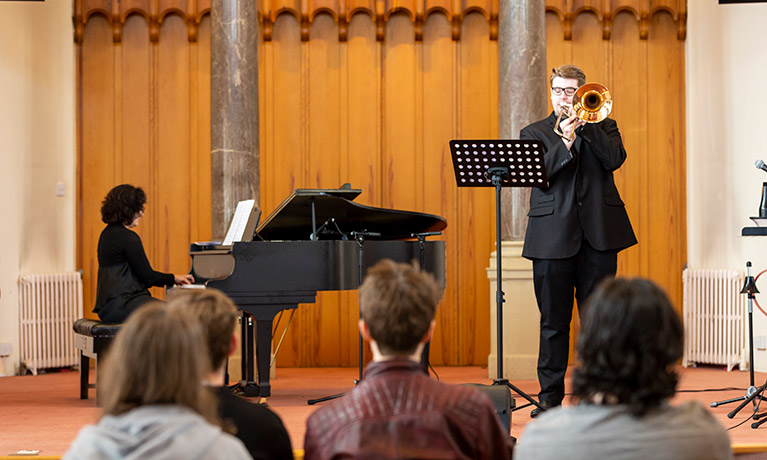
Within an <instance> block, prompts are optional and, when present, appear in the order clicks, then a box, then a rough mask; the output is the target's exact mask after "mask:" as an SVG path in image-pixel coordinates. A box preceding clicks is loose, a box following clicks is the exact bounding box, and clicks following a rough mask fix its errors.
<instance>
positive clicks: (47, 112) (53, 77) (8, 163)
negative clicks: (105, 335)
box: [0, 0, 76, 375]
mask: <svg viewBox="0 0 767 460" xmlns="http://www.w3.org/2000/svg"><path fill="white" fill-rule="evenodd" d="M0 43H1V44H2V45H1V46H0V216H1V217H0V242H1V243H0V291H2V294H0V343H10V344H12V346H13V351H14V355H13V356H12V357H11V358H10V359H8V358H6V359H1V360H0V374H3V373H5V374H6V375H8V374H13V373H14V372H15V371H16V369H17V368H18V351H19V323H18V318H19V315H18V287H17V282H18V279H19V276H20V275H23V274H26V273H53V272H63V271H72V270H74V269H75V213H76V209H75V192H76V189H75V187H76V183H75V174H76V170H75V162H76V157H75V105H74V102H75V54H74V53H75V46H74V40H73V28H72V2H71V1H69V0H49V1H45V2H0ZM57 182H61V183H63V184H64V186H65V188H66V191H65V195H64V196H63V197H57V196H56V184H57Z"/></svg>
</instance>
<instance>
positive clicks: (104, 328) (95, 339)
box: [72, 318, 122, 404]
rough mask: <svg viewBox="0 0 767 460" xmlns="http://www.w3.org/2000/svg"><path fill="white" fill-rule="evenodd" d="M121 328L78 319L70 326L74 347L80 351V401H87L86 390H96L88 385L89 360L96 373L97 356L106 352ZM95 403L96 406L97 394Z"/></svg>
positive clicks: (91, 385) (94, 386) (115, 325)
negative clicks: (73, 334)
mask: <svg viewBox="0 0 767 460" xmlns="http://www.w3.org/2000/svg"><path fill="white" fill-rule="evenodd" d="M121 327H122V324H105V323H101V322H98V321H96V320H92V319H88V318H80V319H78V320H77V321H75V324H73V325H72V329H74V331H75V346H76V347H77V349H78V350H80V366H79V367H80V399H88V389H89V388H96V385H95V384H90V383H89V380H88V376H89V373H90V364H91V363H90V361H91V360H90V359H91V358H93V359H94V360H95V362H96V371H97V372H98V365H99V361H98V357H99V354H100V353H104V352H105V351H106V350H107V348H108V347H109V344H110V343H112V339H114V337H115V334H117V332H118V331H119V330H120V328H121ZM96 403H97V404H98V393H96Z"/></svg>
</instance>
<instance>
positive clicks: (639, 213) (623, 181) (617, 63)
mask: <svg viewBox="0 0 767 460" xmlns="http://www.w3.org/2000/svg"><path fill="white" fill-rule="evenodd" d="M638 28H639V24H638V22H637V21H636V20H635V19H634V18H633V16H632V15H630V14H629V13H621V14H619V15H618V16H617V17H616V18H615V22H614V27H613V34H612V40H611V46H612V54H611V56H612V60H611V61H610V66H611V68H610V71H609V73H610V75H611V78H610V83H609V88H610V91H612V92H613V94H614V98H615V104H614V105H613V113H612V115H611V116H612V117H613V118H614V119H616V120H619V121H620V124H619V125H618V128H619V129H620V132H621V137H622V138H623V145H624V147H625V148H626V152H627V154H628V157H627V159H626V162H625V163H624V165H623V167H621V168H620V169H619V170H618V171H616V172H615V175H614V177H615V183H616V185H617V187H618V190H619V191H620V193H621V196H622V197H623V201H624V202H625V204H626V211H627V212H628V214H629V218H630V219H631V222H632V224H633V226H634V233H635V234H636V236H637V239H638V240H639V241H640V242H643V241H645V237H646V236H647V227H648V224H649V221H648V219H647V206H643V203H649V200H650V193H649V188H648V187H647V184H646V178H647V174H648V167H649V165H648V161H647V113H648V107H647V97H648V95H647V81H646V78H645V70H644V69H646V68H647V52H646V51H647V48H646V41H643V40H640V39H639V32H638ZM648 248H649V245H646V244H638V245H636V246H634V247H631V248H629V249H627V250H626V251H623V252H621V254H620V257H619V258H618V273H621V274H627V275H633V276H637V275H641V276H647V275H648V272H647V260H648V256H649V253H648V252H647V249H648Z"/></svg>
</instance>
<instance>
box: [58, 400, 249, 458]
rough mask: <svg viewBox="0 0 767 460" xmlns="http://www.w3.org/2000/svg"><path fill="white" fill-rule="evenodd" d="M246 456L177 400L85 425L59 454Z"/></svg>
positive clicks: (239, 446) (229, 438)
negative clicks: (176, 404) (177, 404)
mask: <svg viewBox="0 0 767 460" xmlns="http://www.w3.org/2000/svg"><path fill="white" fill-rule="evenodd" d="M117 458H120V459H159V460H165V459H176V458H179V459H189V460H192V459H198V460H203V459H205V460H213V459H245V460H247V459H250V458H251V457H250V454H248V451H247V450H246V449H245V446H243V444H242V442H241V441H240V440H239V439H237V438H235V437H234V436H231V435H229V434H226V433H224V432H223V431H221V429H220V428H219V427H217V426H214V425H211V424H209V423H208V422H207V421H206V420H205V419H204V418H203V417H202V416H200V415H199V414H197V413H196V412H194V411H192V410H191V409H188V408H186V407H181V406H173V405H157V406H142V407H138V408H136V409H133V410H131V411H130V412H127V413H125V414H122V415H118V416H113V415H106V416H104V417H102V418H101V420H99V422H98V424H96V425H87V426H85V427H83V429H82V430H80V433H79V434H78V435H77V438H76V439H75V440H74V442H73V443H72V445H71V446H70V447H69V451H67V453H66V454H64V457H63V459H64V460H74V459H117Z"/></svg>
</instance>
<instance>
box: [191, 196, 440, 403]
mask: <svg viewBox="0 0 767 460" xmlns="http://www.w3.org/2000/svg"><path fill="white" fill-rule="evenodd" d="M361 192H362V190H360V189H352V188H351V186H350V185H349V184H345V185H344V186H343V187H341V188H340V189H298V190H295V191H294V192H293V193H292V194H291V195H290V196H289V197H288V198H286V199H285V200H284V201H283V202H282V204H280V206H278V207H277V209H275V210H274V211H273V212H272V213H271V214H270V215H269V216H268V217H267V218H266V219H265V220H264V221H263V222H262V223H261V224H260V225H258V227H257V228H256V230H255V232H254V233H253V236H252V238H250V235H247V236H248V238H246V240H247V241H242V242H235V243H233V244H232V245H231V246H230V247H222V246H211V245H200V244H192V247H191V250H190V256H191V258H192V274H193V275H194V276H195V279H196V280H198V282H200V281H201V282H204V283H205V285H206V286H207V287H210V288H215V289H219V290H221V291H222V292H224V293H225V294H227V295H228V296H229V297H230V298H231V299H232V300H233V301H234V303H235V304H236V305H237V307H238V308H239V309H240V310H241V311H242V312H244V315H243V323H242V328H243V336H242V346H243V354H242V370H243V374H242V375H243V380H242V381H241V382H240V388H241V389H242V391H243V393H244V394H245V395H246V396H260V397H267V396H270V394H271V385H270V383H269V366H270V356H271V343H272V321H273V320H274V318H275V316H276V315H277V313H279V312H281V311H283V310H289V309H295V308H297V307H298V305H299V304H308V303H315V302H316V298H317V292H318V291H342V290H353V289H357V288H358V287H359V285H360V284H361V280H362V279H363V276H364V272H365V270H367V268H369V267H371V266H372V265H374V264H375V263H376V262H377V261H379V260H381V259H386V258H388V259H392V260H394V261H397V262H413V261H415V262H416V263H419V264H420V266H421V267H422V268H423V269H424V270H425V271H427V272H429V273H432V274H433V275H434V276H435V278H436V279H437V282H438V284H439V285H440V287H441V288H442V289H444V287H445V242H444V241H426V238H427V237H430V236H435V235H438V234H440V232H441V231H442V230H443V229H445V227H447V222H446V221H445V219H443V218H442V217H439V216H435V215H431V214H424V213H419V212H410V211H398V210H394V209H383V208H374V207H370V206H365V205H362V204H358V203H355V202H354V201H353V200H354V199H355V198H356V197H357V196H359V195H360V193H361ZM252 321H255V323H256V330H255V333H256V350H255V356H256V363H255V364H256V368H257V370H258V374H257V378H258V381H257V382H256V381H254V363H253V329H252Z"/></svg>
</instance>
